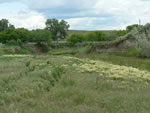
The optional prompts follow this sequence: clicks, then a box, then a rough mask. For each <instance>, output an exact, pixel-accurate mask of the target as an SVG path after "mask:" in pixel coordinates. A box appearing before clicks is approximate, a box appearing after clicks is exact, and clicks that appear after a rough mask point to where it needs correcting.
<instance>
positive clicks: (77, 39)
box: [67, 34, 85, 46]
mask: <svg viewBox="0 0 150 113" xmlns="http://www.w3.org/2000/svg"><path fill="white" fill-rule="evenodd" d="M83 41H85V36H84V35H82V34H72V35H71V36H70V37H68V38H67V42H68V44H69V45H70V46H74V45H75V44H76V43H81V42H83Z"/></svg>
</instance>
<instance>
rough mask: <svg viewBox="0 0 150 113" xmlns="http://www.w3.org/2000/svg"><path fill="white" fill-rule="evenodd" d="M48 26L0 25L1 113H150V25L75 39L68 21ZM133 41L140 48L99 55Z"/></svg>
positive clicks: (79, 35)
mask: <svg viewBox="0 0 150 113" xmlns="http://www.w3.org/2000/svg"><path fill="white" fill-rule="evenodd" d="M45 24H46V28H44V29H35V30H28V29H24V28H15V27H14V26H13V25H11V24H10V23H9V22H8V20H6V19H2V20H0V30H1V31H0V64H1V65H0V75H1V76H0V113H98V112H99V113H131V112H132V113H147V112H150V107H149V105H150V99H149V89H150V59H149V57H150V46H149V45H150V35H149V34H150V33H149V30H150V25H149V24H147V25H145V26H139V25H131V26H128V27H127V28H126V30H112V31H89V32H88V31H87V32H85V31H84V33H82V32H81V31H80V32H79V31H76V32H74V33H73V31H71V33H70V34H68V32H69V31H68V29H69V24H68V23H67V22H65V21H64V20H61V21H58V20H57V19H48V20H47V21H46V23H45ZM129 38H131V39H134V41H135V42H134V43H135V47H134V48H126V49H125V50H124V51H122V50H121V51H119V52H115V53H113V52H112V51H111V53H96V49H98V48H96V47H97V46H99V49H104V50H107V49H110V50H113V49H116V48H115V47H117V49H122V48H121V47H122V46H121V45H120V46H116V45H119V44H122V43H123V42H124V40H125V41H126V40H127V41H128V39H129ZM129 41H130V40H129ZM131 41H132V40H131ZM128 43H129V42H128ZM129 44H132V43H129ZM119 47H120V48H119ZM123 49H124V48H123ZM43 53H44V54H43ZM21 54H22V55H21ZM143 57H144V58H143Z"/></svg>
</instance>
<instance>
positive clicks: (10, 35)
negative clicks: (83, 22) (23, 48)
mask: <svg viewBox="0 0 150 113" xmlns="http://www.w3.org/2000/svg"><path fill="white" fill-rule="evenodd" d="M29 34H30V32H29V31H28V30H26V29H23V28H22V29H7V30H5V31H4V32H0V42H1V43H4V44H5V43H9V42H10V41H17V40H21V42H27V41H28V40H29Z"/></svg>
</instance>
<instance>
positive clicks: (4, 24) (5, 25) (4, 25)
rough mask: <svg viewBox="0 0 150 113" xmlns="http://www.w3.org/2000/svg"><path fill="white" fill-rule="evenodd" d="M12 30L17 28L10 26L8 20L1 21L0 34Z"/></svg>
mask: <svg viewBox="0 0 150 113" xmlns="http://www.w3.org/2000/svg"><path fill="white" fill-rule="evenodd" d="M10 28H15V27H14V25H12V24H10V23H9V21H8V20H7V19H2V20H0V32H2V31H4V30H6V29H10Z"/></svg>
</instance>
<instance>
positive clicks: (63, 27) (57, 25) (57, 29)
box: [45, 19, 70, 41]
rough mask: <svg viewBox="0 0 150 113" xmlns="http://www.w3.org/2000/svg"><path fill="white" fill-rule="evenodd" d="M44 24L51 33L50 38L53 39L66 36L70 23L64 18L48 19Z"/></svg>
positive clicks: (56, 39)
mask: <svg viewBox="0 0 150 113" xmlns="http://www.w3.org/2000/svg"><path fill="white" fill-rule="evenodd" d="M45 24H46V29H47V30H49V31H50V32H51V33H52V39H53V40H54V41H58V40H59V39H65V38H66V36H67V31H68V29H69V27H70V25H69V24H68V23H67V22H66V21H65V20H61V21H58V20H57V19H48V20H47V21H46V23H45Z"/></svg>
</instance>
